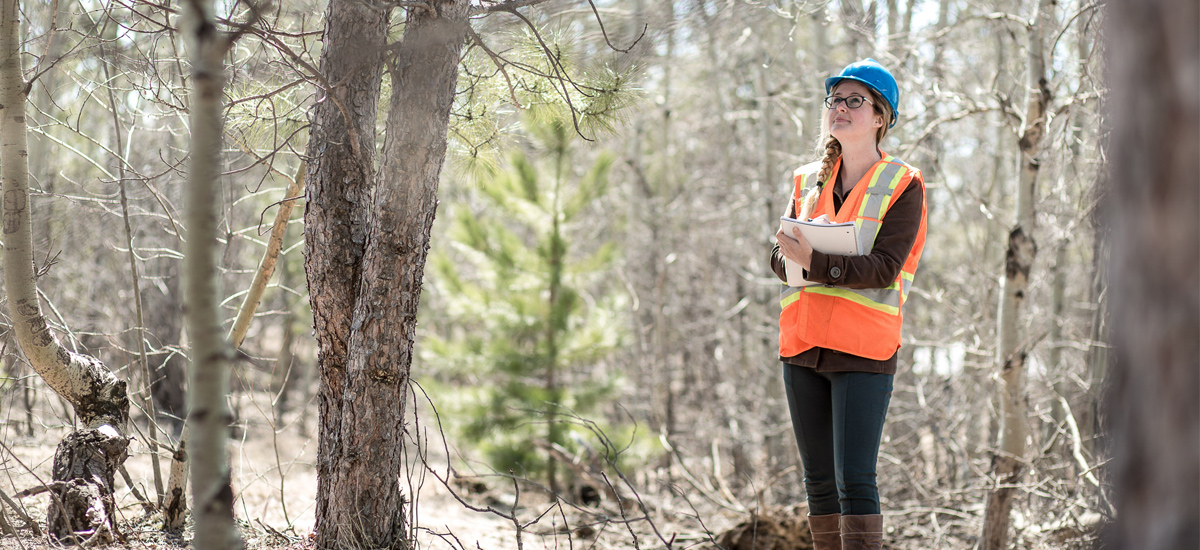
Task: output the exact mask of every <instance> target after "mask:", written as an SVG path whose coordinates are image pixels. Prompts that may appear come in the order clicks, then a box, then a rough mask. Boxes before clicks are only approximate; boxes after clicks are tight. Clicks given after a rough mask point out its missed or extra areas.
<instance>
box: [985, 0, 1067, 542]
mask: <svg viewBox="0 0 1200 550" xmlns="http://www.w3.org/2000/svg"><path fill="white" fill-rule="evenodd" d="M1053 9H1054V3H1053V0H1039V1H1038V4H1037V8H1036V10H1037V11H1036V12H1034V14H1033V19H1032V21H1031V22H1030V26H1029V35H1028V37H1029V46H1028V52H1029V59H1028V68H1029V72H1028V76H1027V81H1026V86H1027V88H1026V100H1025V121H1024V128H1022V131H1021V138H1020V141H1019V142H1018V146H1019V149H1020V153H1019V158H1020V165H1019V167H1018V174H1019V175H1018V178H1017V180H1018V181H1017V209H1016V220H1015V223H1014V225H1013V228H1012V229H1011V230H1010V231H1009V234H1008V250H1007V252H1006V253H1005V258H1004V279H1002V280H1001V283H1000V313H999V317H998V318H997V320H996V323H997V331H996V332H997V334H998V336H999V345H998V346H997V363H998V366H999V372H1000V380H1001V383H1000V388H999V392H1000V410H1001V414H1002V416H1001V422H1000V442H999V449H998V451H997V452H996V454H995V455H994V456H993V458H992V475H993V476H994V477H995V481H996V483H998V485H997V486H996V487H995V488H993V489H992V490H991V492H990V493H989V494H988V498H987V507H986V510H985V512H984V524H983V548H984V550H1005V549H1007V548H1008V530H1009V519H1010V513H1011V511H1012V499H1013V496H1014V494H1013V492H1014V491H1015V484H1016V483H1017V482H1018V481H1019V480H1020V479H1021V474H1022V473H1023V470H1024V466H1025V439H1026V437H1027V436H1028V433H1029V426H1028V422H1029V419H1028V418H1027V416H1028V412H1027V409H1028V407H1027V403H1026V400H1027V396H1026V395H1025V359H1026V357H1027V356H1028V354H1029V351H1030V350H1029V345H1028V342H1027V341H1025V338H1026V337H1025V334H1024V331H1023V330H1022V327H1023V326H1024V324H1023V323H1024V321H1023V318H1024V313H1025V309H1026V305H1025V298H1026V294H1027V292H1028V288H1029V272H1030V270H1031V269H1032V268H1033V260H1034V257H1035V256H1036V255H1037V243H1036V242H1035V241H1034V238H1033V229H1034V221H1035V218H1034V211H1033V201H1034V197H1035V196H1036V195H1037V193H1036V190H1037V177H1038V170H1039V164H1040V162H1041V160H1040V158H1039V155H1040V153H1041V151H1040V146H1041V141H1042V136H1043V135H1044V134H1045V133H1046V107H1047V105H1048V104H1049V102H1050V89H1049V84H1048V83H1047V82H1046V76H1045V74H1046V70H1045V58H1044V55H1043V49H1044V46H1043V43H1044V34H1045V31H1046V27H1047V25H1048V23H1049V21H1050V16H1051V15H1052V13H1053V12H1052V10H1053Z"/></svg>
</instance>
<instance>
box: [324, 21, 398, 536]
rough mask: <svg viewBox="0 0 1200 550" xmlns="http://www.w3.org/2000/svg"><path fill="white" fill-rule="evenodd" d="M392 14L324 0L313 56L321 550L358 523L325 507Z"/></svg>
mask: <svg viewBox="0 0 1200 550" xmlns="http://www.w3.org/2000/svg"><path fill="white" fill-rule="evenodd" d="M390 13H391V12H390V10H377V9H373V8H370V7H368V6H367V5H365V4H363V3H361V2H356V1H354V0H330V2H329V6H328V9H327V10H326V12H325V35H324V45H323V50H322V53H321V69H320V70H321V76H322V79H323V83H324V84H323V86H324V89H323V90H321V95H322V99H321V100H320V101H319V102H318V103H317V105H316V107H315V108H314V110H313V122H312V130H311V135H310V137H309V140H308V148H307V157H308V158H307V159H306V160H307V162H308V174H307V176H306V178H305V190H306V191H305V195H306V203H305V213H304V257H305V273H306V275H307V278H308V291H309V304H310V306H311V308H312V312H313V325H314V329H315V332H314V335H315V336H316V340H317V345H318V352H317V363H318V370H319V372H320V384H319V389H318V395H317V406H318V425H319V430H318V434H319V435H318V444H317V503H316V525H317V534H318V539H319V546H320V547H322V548H330V547H333V546H335V545H336V544H337V542H338V541H339V540H340V539H339V538H338V537H339V536H340V535H341V532H342V531H343V530H346V531H349V530H350V529H352V526H353V525H354V524H355V523H357V521H356V520H354V519H353V516H351V517H350V518H347V517H345V514H344V510H336V509H335V508H333V507H332V506H331V504H332V502H333V501H332V499H331V498H330V497H329V495H331V494H332V493H334V492H336V491H338V490H340V489H342V488H340V487H338V486H337V485H331V483H332V482H333V481H334V476H333V474H334V473H335V472H336V471H337V469H338V467H339V465H340V463H341V461H342V460H343V458H344V456H343V447H342V436H341V434H342V401H343V397H344V396H345V384H346V361H347V358H348V351H347V349H348V347H349V343H350V323H351V319H352V316H353V312H354V303H355V301H356V300H357V298H358V286H359V276H360V272H359V269H360V265H361V263H362V254H363V249H364V244H365V242H366V229H367V223H366V218H367V213H368V211H369V210H368V208H369V206H370V197H371V196H370V190H371V188H372V186H373V185H374V176H375V156H376V155H375V134H376V132H375V119H376V107H377V105H378V104H379V93H380V84H381V82H382V79H383V67H384V63H383V49H384V47H385V45H386V41H387V23H388V17H389V14H390ZM347 540H351V539H349V538H348V539H347Z"/></svg>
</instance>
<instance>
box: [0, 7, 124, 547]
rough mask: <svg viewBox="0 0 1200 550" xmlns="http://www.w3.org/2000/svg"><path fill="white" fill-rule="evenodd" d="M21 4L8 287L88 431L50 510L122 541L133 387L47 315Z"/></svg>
mask: <svg viewBox="0 0 1200 550" xmlns="http://www.w3.org/2000/svg"><path fill="white" fill-rule="evenodd" d="M18 5H19V2H18V1H17V0H2V1H0V109H2V110H0V179H2V180H3V192H4V218H3V233H4V284H5V287H6V290H7V292H8V306H9V314H10V315H11V317H12V323H13V329H14V332H15V333H16V339H17V342H18V343H19V344H20V346H21V351H22V352H23V353H24V354H25V357H26V358H27V359H28V360H29V363H30V365H32V366H33V369H34V370H35V371H37V373H38V374H39V375H40V376H41V377H42V379H43V380H45V381H46V384H47V385H49V386H50V387H51V388H52V389H54V391H55V392H57V393H58V394H59V395H61V396H62V397H63V398H64V399H66V400H67V401H68V402H70V403H71V405H72V406H73V407H74V409H75V413H76V415H77V416H78V417H79V421H80V422H81V423H82V424H83V429H81V430H79V431H76V432H74V433H72V434H70V435H68V436H67V437H66V438H65V439H63V441H62V443H60V444H59V446H58V450H57V451H55V453H54V464H53V467H52V474H53V479H54V481H56V482H60V483H56V484H54V487H53V488H52V489H51V492H52V494H53V498H52V499H51V506H50V509H49V511H48V513H47V524H48V528H49V531H50V532H51V533H52V534H53V535H54V536H56V537H58V538H60V539H69V538H73V537H74V538H80V537H81V538H84V539H89V540H91V541H95V542H99V543H106V542H111V541H114V540H116V539H118V538H120V533H119V532H118V531H117V525H116V523H115V521H116V516H115V507H114V500H113V480H114V477H115V473H116V471H117V469H118V468H120V466H121V464H123V463H124V462H125V458H126V457H127V456H128V455H127V449H128V445H129V438H127V437H125V435H124V433H125V430H126V428H127V424H128V422H129V401H128V397H127V394H126V389H125V382H123V381H121V380H118V379H117V377H116V376H114V375H113V374H112V372H111V371H109V370H108V369H107V368H106V367H105V366H104V365H103V364H101V363H100V361H98V360H96V359H94V358H92V357H88V356H84V355H79V354H76V353H72V352H70V351H68V350H67V349H66V348H65V347H63V345H62V344H61V343H60V342H59V340H58V338H57V337H55V336H54V334H53V333H51V332H50V328H49V327H48V326H47V324H46V319H45V317H44V316H43V315H42V308H41V304H40V302H39V301H38V296H37V281H36V276H35V274H34V263H33V262H34V260H33V232H32V230H31V216H30V207H29V165H28V163H27V161H28V130H27V127H26V123H25V104H26V102H27V100H28V94H29V85H28V84H27V83H26V82H25V81H24V79H23V77H22V74H21V72H22V67H21V61H20V59H21V52H20V44H21V41H20V37H19V28H20V11H19V6H18Z"/></svg>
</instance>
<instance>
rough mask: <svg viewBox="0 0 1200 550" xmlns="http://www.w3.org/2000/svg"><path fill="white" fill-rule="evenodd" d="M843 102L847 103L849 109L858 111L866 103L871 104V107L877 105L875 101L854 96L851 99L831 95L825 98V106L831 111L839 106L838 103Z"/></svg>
mask: <svg viewBox="0 0 1200 550" xmlns="http://www.w3.org/2000/svg"><path fill="white" fill-rule="evenodd" d="M843 101H845V102H846V108H847V109H857V108H859V107H862V104H863V102H864V101H865V102H867V103H870V104H871V105H874V104H875V102H874V101H871V100H869V99H867V98H865V97H863V96H860V95H852V96H850V97H838V96H835V95H831V96H829V97H827V98H825V106H826V107H829V108H830V109H833V108H835V107H837V106H838V103H841V102H843Z"/></svg>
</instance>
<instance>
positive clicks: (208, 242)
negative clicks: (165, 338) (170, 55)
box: [180, 0, 241, 550]
mask: <svg viewBox="0 0 1200 550" xmlns="http://www.w3.org/2000/svg"><path fill="white" fill-rule="evenodd" d="M183 8H184V14H183V20H182V21H181V29H180V30H181V32H182V33H183V35H184V37H185V39H186V40H187V49H188V57H189V59H190V60H191V64H192V78H191V81H192V93H191V128H192V141H191V152H190V161H189V166H188V190H187V218H186V219H187V229H188V239H187V244H186V247H185V257H184V273H185V282H184V287H185V289H184V300H185V303H186V304H187V325H188V336H189V339H190V341H191V354H190V355H191V370H190V372H189V385H188V390H189V391H188V424H189V430H190V435H189V440H190V441H189V442H188V450H189V458H190V461H191V470H192V494H193V507H192V510H193V512H192V516H193V519H194V520H195V525H196V536H195V539H193V544H194V545H195V547H196V548H197V549H198V550H208V549H219V548H230V549H235V548H240V547H241V537H240V535H239V534H238V532H237V528H236V526H235V524H234V522H233V490H232V487H231V486H230V479H229V476H230V473H229V462H228V461H229V458H228V454H227V452H226V450H225V446H226V439H227V437H228V433H229V424H230V422H231V421H232V420H233V418H232V415H231V414H230V412H229V408H228V405H227V404H226V402H225V393H226V391H227V388H228V387H229V357H230V355H231V348H230V347H229V345H228V343H227V342H226V341H225V339H224V338H223V337H222V334H221V321H220V316H219V313H218V306H217V304H218V300H219V297H218V296H219V295H218V293H217V261H216V260H217V258H216V250H217V247H216V240H217V214H218V202H217V200H216V196H217V195H218V193H217V192H216V189H217V185H216V184H217V181H218V177H219V175H220V166H221V159H220V153H221V133H222V132H221V128H222V125H223V124H222V112H221V102H222V101H221V100H222V97H223V94H224V82H225V78H224V62H223V58H224V56H225V53H226V52H227V51H228V50H229V47H230V45H231V44H232V39H233V37H232V36H227V35H225V34H224V33H221V32H218V31H217V27H216V24H215V23H214V21H213V18H214V14H213V2H212V0H192V1H190V2H188V3H187V4H185V5H184V7H183Z"/></svg>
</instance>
